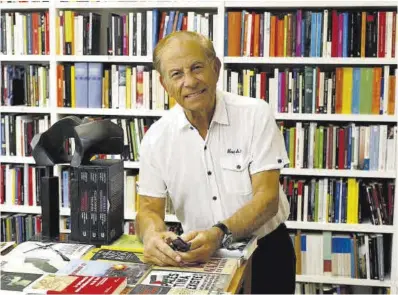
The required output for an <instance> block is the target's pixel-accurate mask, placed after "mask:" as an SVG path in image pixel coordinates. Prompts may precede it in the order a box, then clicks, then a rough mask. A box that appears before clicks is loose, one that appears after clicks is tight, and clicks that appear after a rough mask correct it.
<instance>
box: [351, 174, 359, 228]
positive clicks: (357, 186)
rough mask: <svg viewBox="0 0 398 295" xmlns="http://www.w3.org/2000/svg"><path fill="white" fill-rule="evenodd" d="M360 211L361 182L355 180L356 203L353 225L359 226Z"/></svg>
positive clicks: (354, 205) (354, 204)
mask: <svg viewBox="0 0 398 295" xmlns="http://www.w3.org/2000/svg"><path fill="white" fill-rule="evenodd" d="M358 210H359V182H358V181H357V180H355V184H354V201H353V212H354V214H353V219H352V221H353V223H355V224H357V223H358V222H359V220H358Z"/></svg>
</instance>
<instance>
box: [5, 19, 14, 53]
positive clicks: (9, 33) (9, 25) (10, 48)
mask: <svg viewBox="0 0 398 295" xmlns="http://www.w3.org/2000/svg"><path fill="white" fill-rule="evenodd" d="M13 32H14V33H15V30H14V25H13V21H12V17H11V13H10V12H7V13H6V40H7V54H8V55H12V54H16V53H15V51H14V49H15V42H16V40H15V38H14V39H13Z"/></svg>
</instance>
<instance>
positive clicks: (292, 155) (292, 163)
mask: <svg viewBox="0 0 398 295" xmlns="http://www.w3.org/2000/svg"><path fill="white" fill-rule="evenodd" d="M295 134H296V128H295V127H292V128H290V129H289V159H290V164H289V167H290V168H294V167H295V160H296V154H295V152H294V148H295V142H296V141H295Z"/></svg>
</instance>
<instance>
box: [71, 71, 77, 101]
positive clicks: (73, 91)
mask: <svg viewBox="0 0 398 295" xmlns="http://www.w3.org/2000/svg"><path fill="white" fill-rule="evenodd" d="M70 85H71V87H70V88H71V106H72V108H75V107H76V86H75V66H74V65H73V66H71V67H70Z"/></svg>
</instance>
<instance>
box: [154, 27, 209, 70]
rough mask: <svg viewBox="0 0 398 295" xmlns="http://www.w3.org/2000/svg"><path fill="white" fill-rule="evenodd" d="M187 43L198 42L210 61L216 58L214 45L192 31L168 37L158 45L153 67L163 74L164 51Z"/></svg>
mask: <svg viewBox="0 0 398 295" xmlns="http://www.w3.org/2000/svg"><path fill="white" fill-rule="evenodd" d="M186 41H190V42H192V41H194V42H196V43H197V44H198V46H200V47H202V50H203V52H204V53H205V55H206V56H207V57H208V58H209V60H213V59H214V58H216V52H215V50H214V47H213V43H212V42H211V41H210V40H209V39H207V38H206V37H205V36H203V35H201V34H199V33H196V32H191V31H178V32H173V33H171V34H169V35H167V36H166V37H165V38H163V39H161V40H160V41H159V43H158V44H157V45H156V47H155V50H154V51H153V66H154V68H155V70H157V71H158V72H159V73H160V74H162V72H161V59H162V53H163V51H164V49H166V48H169V47H171V48H173V47H174V46H180V45H179V44H181V43H182V44H183V43H184V42H186Z"/></svg>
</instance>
